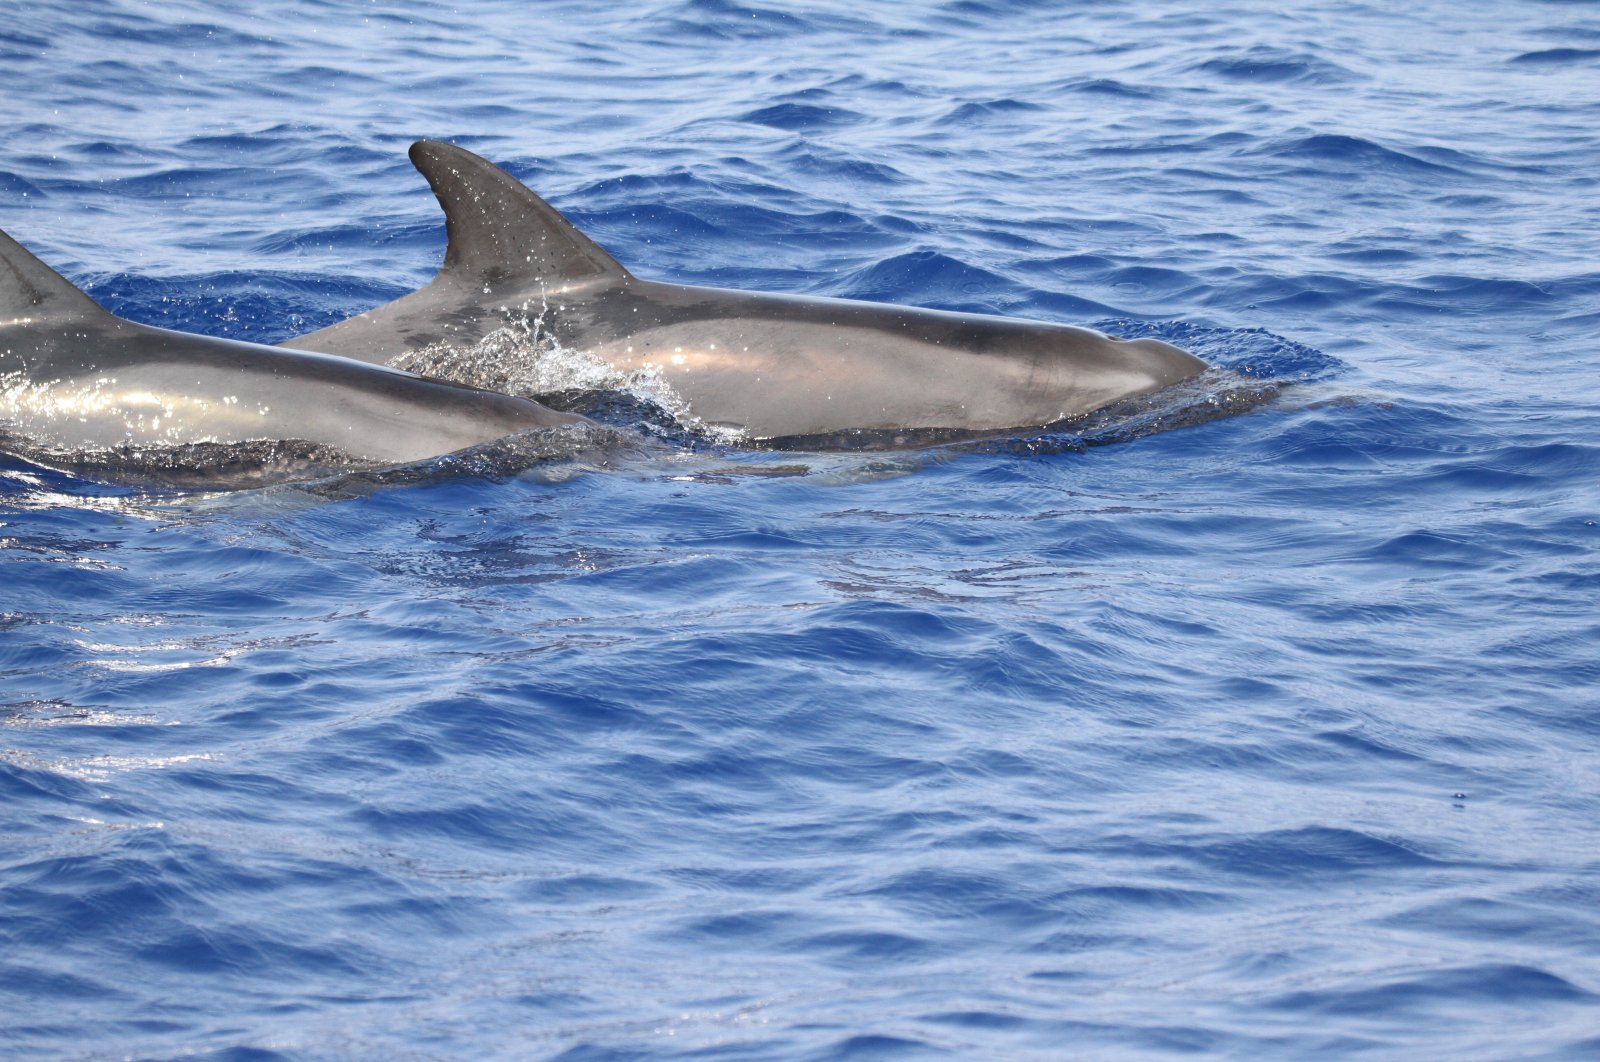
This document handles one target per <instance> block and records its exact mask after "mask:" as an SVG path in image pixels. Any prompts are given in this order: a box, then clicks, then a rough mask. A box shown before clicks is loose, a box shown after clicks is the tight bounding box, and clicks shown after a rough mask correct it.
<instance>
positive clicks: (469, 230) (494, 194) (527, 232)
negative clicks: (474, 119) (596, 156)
mask: <svg viewBox="0 0 1600 1062" xmlns="http://www.w3.org/2000/svg"><path fill="white" fill-rule="evenodd" d="M411 162H412V164H413V165H415V166H416V167H417V169H418V170H420V171H421V172H422V175H423V176H424V177H426V178H427V179H428V183H429V184H430V185H432V186H433V194H434V195H436V196H438V197H439V205H440V206H441V207H443V208H444V219H445V228H446V230H447V231H448V232H449V234H450V246H449V249H448V250H446V251H445V256H444V267H443V268H442V269H440V270H439V276H440V277H441V278H443V277H446V276H458V277H465V278H466V279H468V280H469V281H472V282H477V281H480V280H490V281H498V280H512V279H520V280H543V281H546V282H549V283H560V282H562V281H593V280H608V281H611V282H614V283H617V284H622V283H626V282H627V281H630V280H632V279H633V278H632V277H631V276H630V275H629V273H628V271H627V270H626V269H624V268H622V265H621V264H620V263H618V261H617V260H616V259H615V258H612V257H611V256H610V255H609V254H607V253H606V252H605V251H603V250H601V249H600V247H599V246H598V245H597V244H595V242H594V241H593V240H591V239H589V237H587V236H585V235H584V234H583V233H581V232H579V231H578V230H577V229H576V228H575V227H574V226H573V224H572V222H570V221H568V220H567V219H566V218H564V217H562V216H561V214H560V212H559V211H557V210H556V208H555V207H553V206H551V205H550V204H549V203H546V202H545V201H544V200H543V199H540V198H539V197H538V196H536V195H534V194H533V192H531V191H529V190H528V187H527V186H526V185H524V184H523V183H522V182H521V181H519V180H517V179H516V178H515V177H513V176H511V175H510V174H509V173H507V172H506V171H505V170H502V169H501V168H500V167H498V166H496V165H494V164H493V163H491V162H489V161H488V160H486V159H482V158H479V157H478V156H477V155H474V154H473V153H472V152H470V151H468V150H466V149H465V148H459V147H456V146H455V145H454V144H446V143H443V142H441V141H438V140H419V141H417V142H416V143H415V144H412V145H411Z"/></svg>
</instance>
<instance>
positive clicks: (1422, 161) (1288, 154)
mask: <svg viewBox="0 0 1600 1062" xmlns="http://www.w3.org/2000/svg"><path fill="white" fill-rule="evenodd" d="M1259 150H1260V153H1261V154H1266V155H1271V156H1273V157H1276V158H1283V159H1314V160H1317V161H1320V162H1329V163H1335V164H1338V165H1340V166H1347V167H1351V168H1358V167H1359V168H1362V169H1364V170H1366V171H1368V172H1371V171H1384V170H1388V171H1398V172H1409V173H1429V174H1441V173H1459V172H1460V170H1459V169H1458V168H1457V167H1455V166H1451V165H1446V164H1444V163H1441V162H1430V161H1428V160H1427V159H1426V158H1422V157H1420V150H1419V153H1418V154H1408V153H1407V152H1404V151H1399V150H1396V149H1394V148H1390V147H1385V146H1383V145H1382V144H1379V143H1376V142H1374V141H1371V140H1366V139H1363V138H1361V137H1358V136H1345V135H1342V134H1336V133H1317V134H1314V135H1312V136H1302V137H1295V138H1292V139H1288V140H1278V141H1275V142H1273V143H1271V144H1269V145H1267V146H1265V147H1263V148H1261V149H1259Z"/></svg>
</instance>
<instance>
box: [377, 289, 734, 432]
mask: <svg viewBox="0 0 1600 1062" xmlns="http://www.w3.org/2000/svg"><path fill="white" fill-rule="evenodd" d="M501 309H502V312H504V313H505V315H506V325H505V326H504V327H502V328H497V329H495V330H494V331H492V332H490V333H489V334H488V335H486V336H484V337H483V338H482V339H480V340H478V341H477V342H476V343H472V344H468V345H462V344H459V343H452V342H450V341H448V340H446V341H442V342H439V343H432V344H429V345H428V346H426V347H421V348H419V349H417V350H413V351H408V352H406V353H404V354H401V355H399V356H398V357H395V358H392V359H390V361H389V364H390V365H391V366H393V367H394V368H397V369H405V370H407V371H408V372H414V373H417V374H419V375H422V376H433V377H437V378H439V379H443V380H450V381H452V382H455V383H464V384H468V385H470V386H473V387H482V388H484V389H486V390H490V391H499V392H501V393H503V394H510V395H523V396H527V397H530V398H538V397H539V396H540V395H549V394H556V393H559V392H562V391H618V392H621V393H623V394H626V395H629V396H630V397H632V398H636V399H639V400H640V401H644V402H649V403H651V404H653V405H656V406H659V407H660V408H661V409H663V410H665V411H666V412H667V413H668V414H669V415H671V416H672V418H673V419H675V420H676V421H677V422H678V423H679V424H681V425H682V426H683V427H685V428H687V429H689V430H690V431H693V432H696V433H698V434H701V435H706V436H709V437H710V438H711V439H713V440H714V441H716V442H718V443H721V444H723V445H735V444H738V443H741V442H744V441H747V438H748V437H747V435H746V433H745V432H744V431H743V430H741V429H739V428H732V427H727V426H722V425H712V424H707V423H706V422H705V421H704V420H702V419H701V418H700V417H698V416H696V415H695V413H694V411H693V409H691V408H690V405H689V402H688V400H687V399H685V398H684V397H683V396H682V395H681V394H679V393H678V391H677V390H676V389H675V388H673V386H672V385H671V384H670V383H668V382H667V379H666V377H665V375H664V374H663V372H662V367H661V366H659V365H656V364H655V363H653V362H646V363H645V364H644V365H642V366H640V367H639V368H637V369H632V370H627V371H624V370H621V369H618V368H617V367H616V366H615V365H613V364H611V363H610V362H608V361H606V360H605V359H603V358H600V357H597V356H595V355H594V354H591V353H589V352H588V351H582V350H575V349H573V348H572V347H568V346H564V345H563V344H562V343H561V341H560V340H559V339H557V338H556V336H555V335H554V334H553V333H552V332H551V331H550V330H549V329H548V328H547V327H546V323H545V322H546V317H547V315H548V314H549V313H550V303H549V299H548V297H546V298H544V299H543V300H542V305H541V306H540V308H539V310H538V312H537V313H534V312H533V308H532V302H531V300H530V301H529V302H526V303H523V304H522V305H521V306H520V307H517V308H515V309H513V308H511V307H502V308H501Z"/></svg>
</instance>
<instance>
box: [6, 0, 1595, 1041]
mask: <svg viewBox="0 0 1600 1062" xmlns="http://www.w3.org/2000/svg"><path fill="white" fill-rule="evenodd" d="M1285 7H1287V10H1283V9H1281V8H1285ZM241 8H251V9H252V10H250V11H248V12H247V11H241V10H239V9H241ZM0 74H3V88H4V91H3V92H0V133H3V134H4V135H3V136H0V143H3V144H4V145H6V146H5V147H4V149H3V151H0V228H4V229H5V230H6V231H7V232H9V233H11V234H12V235H13V236H15V237H17V238H18V239H20V240H21V241H23V242H24V243H25V244H27V245H28V246H29V247H31V248H32V249H34V250H35V251H36V252H37V253H39V254H40V255H41V256H42V257H44V258H45V259H46V260H47V261H49V262H51V263H52V264H53V265H55V266H56V267H58V268H60V269H61V270H63V271H64V272H65V273H67V274H68V275H69V276H70V277H72V278H73V279H74V280H76V281H78V282H79V283H81V284H84V285H85V286H87V287H89V289H90V290H91V291H92V293H93V294H95V295H96V297H98V298H100V299H101V300H102V301H103V302H104V303H105V304H106V305H107V306H109V307H111V308H112V309H114V310H116V311H117V312H119V313H122V314H124V315H126V316H128V317H131V318H134V319H137V320H141V321H147V322H150V323H155V324H161V325H167V326H172V327H179V328H185V329H189V330H194V331H199V332H206V333H211V334H216V335H227V336H238V337H245V338H250V339H258V340H265V341H276V340H279V339H282V338H285V337H287V336H290V335H294V334H298V333H301V332H304V331H307V330H309V329H310V328H312V327H316V326H320V325H321V324H325V323H328V322H330V321H333V320H337V319H339V318H341V317H343V316H346V315H348V314H351V313H355V312H358V311H360V310H363V309H366V308H368V307H370V306H373V305H375V304H377V303H379V302H382V301H384V300H386V299H388V298H391V297H394V296H395V295H398V294H400V293H402V292H404V291H407V290H409V289H411V288H413V287H415V286H417V285H418V284H419V283H421V282H423V281H425V280H426V279H427V278H428V277H429V276H430V275H431V274H432V271H433V270H434V268H436V266H437V264H438V261H439V258H440V255H441V252H442V248H443V226H442V218H441V217H440V215H439V213H438V211H437V208H436V205H435V204H434V202H433V199H432V197H431V195H430V194H429V193H428V191H427V189H426V186H425V185H424V183H423V182H422V180H421V179H420V178H419V177H418V176H417V175H416V174H415V172H414V171H413V170H412V169H411V167H410V166H409V164H408V163H407V161H406V158H405V148H406V146H407V145H408V144H409V142H410V141H411V140H413V139H415V138H418V137H423V136H432V137H442V138H447V139H453V140H456V141H458V142H460V143H462V144H464V145H466V146H468V147H471V148H473V149H474V150H477V151H480V152H481V153H483V154H486V155H488V156H489V157H490V158H492V159H494V160H495V161H497V162H500V163H502V164H504V165H506V166H507V167H508V168H509V169H511V170H512V171H513V172H514V173H516V174H517V175H518V176H519V177H521V178H523V179H524V180H526V181H528V182H529V183H530V185H531V186H533V187H534V188H536V189H538V190H539V191H541V192H542V193H544V194H546V195H548V196H549V197H550V198H551V199H552V201H553V202H555V203H556V204H557V205H558V206H560V207H561V208H562V209H563V210H565V211H567V212H568V213H569V214H570V216H572V217H573V218H574V219H575V220H576V221H577V222H578V223H579V224H580V225H581V226H582V227H583V228H585V230H586V231H588V232H589V233H591V234H592V235H593V236H594V237H595V238H596V239H597V240H598V241H599V242H600V243H602V244H603V245H604V246H606V247H607V248H608V249H610V250H611V251H612V252H613V253H615V254H616V256H617V257H618V258H619V259H620V260H621V261H623V262H624V263H625V264H627V265H628V266H629V267H630V268H632V269H633V270H635V271H636V272H637V273H638V274H639V275H641V276H646V277H652V278H661V279H672V280H677V281H683V282H690V283H712V284H718V285H723V286H730V287H744V288H753V289H763V290H780V291H794V292H802V293H811V294H826V295H838V296H850V297H862V298H872V299H884V300H891V301H897V302H906V303H916V304H921V305H929V306H940V307H946V308H954V309H962V310H976V311H985V312H997V313H1005V314H1012V315H1018V316H1032V317H1038V318H1044V319H1051V320H1062V321H1068V322H1073V323H1092V324H1098V325H1100V326H1102V327H1106V328H1108V329H1111V330H1114V331H1118V332H1121V333H1124V334H1132V333H1135V332H1148V333H1151V334H1157V335H1161V336H1164V337H1167V338H1170V339H1172V340H1173V341H1175V342H1179V343H1181V344H1183V345H1186V346H1189V347H1191V348H1192V349H1194V350H1196V352H1198V353H1200V354H1202V356H1204V357H1206V358H1207V359H1208V360H1210V361H1212V362H1214V363H1216V364H1219V365H1222V366H1225V367H1227V368H1228V369H1230V370H1232V371H1235V372H1238V373H1242V374H1245V375H1246V376H1248V377H1249V378H1251V379H1256V380H1260V381H1264V382H1267V383H1270V384H1271V386H1270V388H1268V391H1267V392H1264V395H1263V397H1264V398H1265V401H1264V402H1263V403H1261V404H1259V405H1255V406H1254V407H1253V408H1248V409H1244V410H1242V411H1240V412H1237V414H1236V415H1232V416H1221V417H1216V418H1214V419H1209V420H1208V419H1205V418H1194V421H1193V422H1185V423H1182V424H1177V425H1154V427H1170V430H1164V431H1146V430H1144V428H1145V427H1152V426H1149V425H1147V426H1143V427H1141V426H1139V425H1133V426H1132V427H1133V428H1134V429H1137V430H1121V429H1119V431H1118V432H1114V433H1113V434H1114V435H1115V439H1114V440H1113V439H1087V440H1085V439H1072V438H1068V439H1062V440H1055V441H1056V442H1057V443H1059V444H1060V445H1049V442H1050V440H1045V441H1044V443H1043V444H1038V441H1037V440H1033V441H1027V442H1026V443H1024V442H1021V441H1019V444H1018V445H1015V446H1011V447H996V448H989V449H987V450H976V451H975V450H971V449H965V450H963V449H944V450H940V449H933V450H927V451H918V452H912V453H890V454H803V453H802V454H793V453H791V454H782V455H774V454H770V453H760V452H745V451H739V450H722V449H718V448H715V447H695V448H690V447H684V448H679V447H673V446H670V445H662V444H660V443H652V444H651V445H648V446H647V445H641V446H639V447H638V448H637V449H628V448H625V449H623V450H621V451H619V452H616V453H603V454H598V455H595V454H588V455H579V456H576V457H574V458H572V459H571V460H565V461H555V462H549V463H546V464H543V465H539V466H537V467H534V468H532V469H529V470H527V471H526V472H523V473H521V474H517V475H487V474H473V473H472V472H471V471H470V470H469V471H467V472H463V473H460V474H454V475H438V476H432V477H420V478H415V479H412V480H408V481H401V482H384V481H376V480H371V479H353V480H346V481H338V482H332V483H329V482H323V483H318V484H313V485H307V486H301V487H290V488H281V489H273V490H264V491H247V492H236V493H228V494H217V495H204V494H179V493H173V492H162V491H150V490H145V489H140V488H136V487H130V486H127V485H119V484H115V483H101V482H96V481H94V480H91V479H86V478H78V477H74V476H70V475H66V474H63V473H59V472H53V471H49V470H45V469H40V468H38V467H35V466H31V465H28V464H25V463H22V462H19V461H14V460H6V461H5V462H4V463H0V547H3V549H0V564H3V566H4V568H3V574H0V587H3V589H0V630H3V632H4V633H3V637H0V1053H4V1054H5V1055H6V1056H7V1057H12V1058H52V1057H72V1058H171V1057H201V1058H219V1059H222V1058H226V1059H266V1058H285V1059H300V1058H306V1059H309V1058H380V1057H381V1058H474V1059H478V1058H529V1057H538V1058H544V1057H561V1058H566V1059H589V1058H608V1059H609V1058H738V1059H747V1058H774V1059H777V1058H781V1059H835V1058H839V1059H845V1058H849V1059H856V1058H921V1057H940V1056H947V1057H962V1058H969V1057H970V1058H1040V1059H1044V1058H1051V1059H1054V1058H1062V1057H1079V1056H1087V1057H1141V1058H1148V1057H1164V1056H1187V1057H1296V1058H1304V1057H1337V1058H1344V1057H1351V1056H1369V1057H1381V1058H1386V1059H1387V1058H1422V1059H1434V1058H1441V1057H1451V1058H1460V1059H1474V1058H1509V1057H1517V1058H1589V1057H1594V1056H1595V1055H1596V1054H1597V1053H1600V854H1597V853H1600V827H1597V822H1600V767H1597V764H1600V760H1597V755H1596V754H1597V751H1600V692H1597V691H1600V663H1597V658H1600V607H1597V601H1600V554H1597V550H1600V399H1597V384H1596V381H1597V380H1600V340H1597V336H1600V266H1597V262H1600V177H1597V174H1600V140H1597V138H1596V136H1595V135H1594V134H1595V130H1596V129H1597V128H1600V93H1597V92H1596V88H1597V86H1600V9H1597V8H1596V7H1595V6H1594V5H1592V4H1586V3H1575V2H1538V0H1513V2H1494V3H1490V2H1486V0H1469V2H1466V3H1444V2H1442V0H1421V2H1419V3H1416V4H1411V5H1401V6H1399V7H1395V6H1393V5H1378V4H1372V3H1364V2H1359V0H1344V2H1338V3H1329V4H1324V5H1277V4H1267V3H1254V2H1250V3H1243V2H1237V0H1224V2H1222V3H1212V2H1199V0H1158V2H1153V3H1140V4H1134V3H1119V2H1108V3H1102V4H1095V5H1065V4H1050V3H1040V2H1035V0H950V2H907V3H895V4H888V3H880V4H860V3H854V4H852V3H843V2H833V0H824V2H808V3H805V4H799V3H778V2H774V0H751V2H748V3H745V2H740V3H735V2H732V0H646V2H643V3H640V4H636V5H631V6H629V7H626V8H605V7H604V6H603V5H591V4H580V3H575V2H573V3H568V2H542V3H538V4H525V3H521V2H513V0H475V2H471V3H462V4H458V5H455V6H453V7H444V6H441V5H434V4H425V3H421V2H418V0H391V2H388V3H385V4H381V5H380V4H371V5H358V4H335V3H327V2H324V0H289V2H285V3H280V4H274V5H237V4H214V3H202V2H199V0H162V2H161V3H159V4H156V3H143V2H136V0H77V2H73V3H65V2H57V0H46V2H35V3H30V4H27V5H24V6H23V7H22V8H21V9H20V10H19V11H17V12H12V13H11V14H10V15H9V17H8V21H7V23H6V24H5V25H4V26H3V27H0ZM1268 392H1269V393H1268ZM1127 428H1129V426H1128V425H1122V429H1127ZM1090 441H1109V442H1111V443H1112V444H1111V445H1104V446H1087V445H1081V444H1082V443H1084V442H1090Z"/></svg>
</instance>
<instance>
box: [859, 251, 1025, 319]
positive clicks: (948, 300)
mask: <svg viewBox="0 0 1600 1062" xmlns="http://www.w3.org/2000/svg"><path fill="white" fill-rule="evenodd" d="M1012 287H1013V285H1011V284H1010V283H1009V282H1008V281H1007V280H1006V279H1005V278H1004V277H1000V276H997V275H996V274H994V273H990V272H988V271H987V270H984V269H979V268H977V267H976V266H970V265H968V264H967V263H965V262H962V261H960V260H959V259H955V258H951V257H950V256H949V255H945V254H940V253H939V252H937V251H912V252H910V253H908V254H900V255H895V256H894V257H893V258H888V259H885V260H884V261H882V262H875V263H873V264H872V265H870V266H868V267H866V268H865V269H862V270H861V271H859V272H857V273H855V274H854V275H853V276H851V277H850V278H849V279H848V280H847V282H846V283H845V284H844V286H843V289H842V290H843V292H844V294H845V295H846V296H847V297H849V298H854V299H868V300H875V301H880V302H887V301H894V300H900V301H909V302H912V303H916V304H917V305H922V306H937V307H941V308H945V309H957V308H959V309H970V308H973V307H974V306H975V305H976V304H978V303H980V302H981V303H983V305H984V306H985V307H988V306H989V305H991V304H992V298H993V296H995V295H997V294H999V293H1001V292H1005V291H1008V290H1010V289H1011V288H1012ZM984 296H989V297H990V298H991V301H989V302H985V301H984V298H983V297H984Z"/></svg>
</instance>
